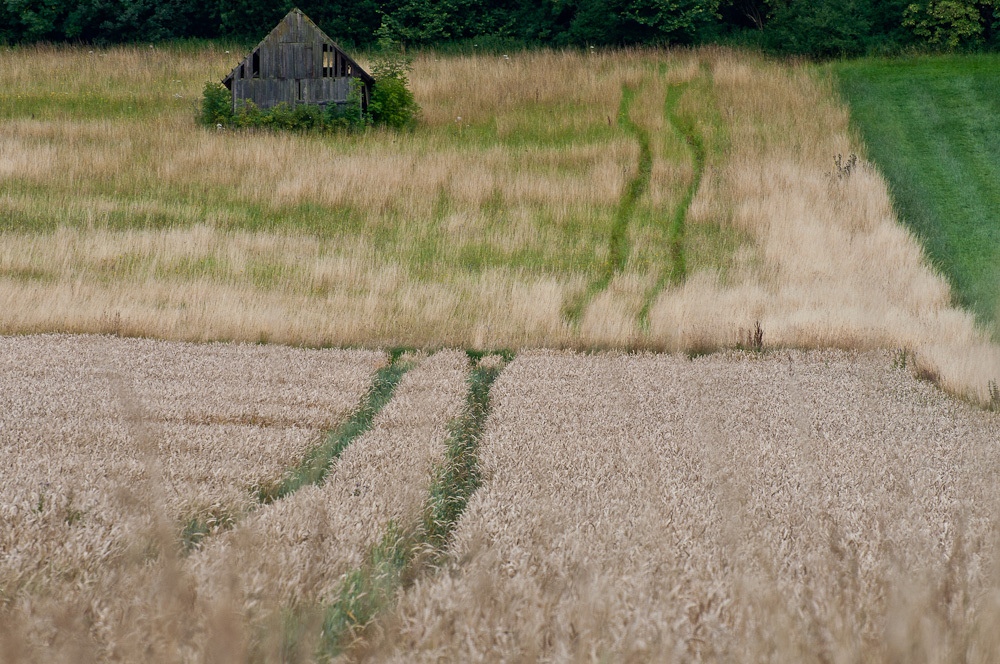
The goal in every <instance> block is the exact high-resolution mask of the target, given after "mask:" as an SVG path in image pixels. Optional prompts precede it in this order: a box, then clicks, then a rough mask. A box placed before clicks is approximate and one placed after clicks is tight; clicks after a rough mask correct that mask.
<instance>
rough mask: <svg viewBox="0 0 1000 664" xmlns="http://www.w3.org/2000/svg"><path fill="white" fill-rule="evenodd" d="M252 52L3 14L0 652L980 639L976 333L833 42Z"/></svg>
mask: <svg viewBox="0 0 1000 664" xmlns="http://www.w3.org/2000/svg"><path fill="white" fill-rule="evenodd" d="M238 58H239V55H238V54H237V53H231V52H229V51H228V50H226V48H225V47H224V46H208V47H178V46H163V47H157V46H154V47H151V48H113V49H88V48H81V47H48V46H42V47H31V48H0V64H2V65H3V66H2V67H0V122H2V125H0V477H2V479H3V481H2V483H0V662H2V663H4V664H5V663H6V662H11V663H17V664H20V663H21V662H74V663H76V662H140V661H141V662H154V663H155V662H212V663H214V662H312V661H338V662H348V661H362V660H364V661H392V662H409V661H421V662H465V661H469V662H476V661H497V662H522V661H523V662H536V661H537V662H578V661H581V662H612V661H613V662H646V661H663V662H782V663H784V662H788V663H792V662H817V663H824V664H826V663H832V662H837V663H840V662H887V663H888V662H960V661H961V662H983V663H986V662H995V661H1000V637H998V636H997V633H996V630H995V629H994V626H995V624H996V623H997V621H998V620H1000V557H998V556H997V553H998V549H997V543H998V537H1000V520H998V518H997V514H998V513H1000V512H998V508H1000V493H998V492H997V490H996V489H995V484H996V482H995V478H996V476H997V473H998V471H1000V446H998V443H1000V414H998V413H997V412H996V411H997V408H996V407H997V405H998V404H1000V396H998V395H997V393H996V381H997V379H998V378H1000V350H998V349H997V347H996V346H995V345H994V344H993V342H992V340H991V334H990V332H989V331H988V330H984V329H982V328H980V327H977V326H976V324H975V322H974V318H973V316H972V315H971V314H969V313H968V312H965V311H963V310H960V309H958V308H956V307H954V306H952V298H951V294H950V292H949V288H948V285H947V282H946V281H945V280H944V279H943V278H942V277H941V276H940V275H939V274H937V273H936V272H935V271H934V270H932V269H931V267H930V266H929V263H928V262H927V260H926V258H925V256H924V254H923V252H922V249H921V247H920V244H919V243H918V242H917V240H916V239H915V238H914V237H913V236H911V235H910V234H909V233H908V232H907V231H906V230H905V229H904V228H903V226H902V225H901V224H900V223H899V222H898V220H897V218H896V214H895V212H894V210H893V207H892V201H891V197H890V195H889V192H888V189H887V186H886V183H885V181H884V180H883V178H882V177H881V176H880V174H879V173H878V172H877V170H876V169H875V168H874V167H873V166H872V165H871V164H870V163H868V162H867V161H866V159H865V158H864V146H863V145H860V144H859V143H858V142H857V140H856V139H855V138H854V136H853V134H852V133H851V131H850V128H849V123H848V110H847V109H846V108H845V106H844V105H843V104H842V103H841V102H840V100H839V99H838V98H837V96H836V94H835V93H834V88H833V84H832V82H831V81H830V80H828V79H827V78H826V77H825V75H824V74H822V73H821V72H820V71H819V70H818V69H816V68H813V67H810V66H808V65H805V64H796V63H786V62H777V61H773V60H769V59H767V58H764V57H763V56H759V55H755V54H751V53H746V52H740V51H732V50H726V49H700V50H690V51H686V50H673V51H670V50H627V51H599V50H596V49H595V50H593V51H591V52H575V51H566V52H561V51H545V50H542V51H533V52H524V53H512V54H509V55H507V56H503V57H500V56H489V55H478V56H444V55H441V54H436V53H433V52H424V53H420V54H418V55H417V56H416V57H415V60H414V63H413V65H414V66H413V71H412V74H411V85H412V88H413V91H414V93H415V95H416V97H417V100H418V102H419V103H420V104H421V106H422V108H423V114H422V117H421V121H420V124H419V127H418V129H417V130H416V131H415V132H413V133H404V134H399V133H391V132H384V131H375V130H373V131H368V132H364V133H360V134H353V135H347V134H344V135H335V136H331V135H318V134H310V133H299V134H277V133H268V132H250V131H217V130H214V129H213V130H206V129H203V128H200V127H198V126H197V125H196V124H195V122H194V119H193V118H194V114H195V110H196V103H197V99H198V97H199V94H200V91H201V88H202V86H203V85H204V83H205V82H206V81H208V80H216V79H218V78H220V77H221V76H222V75H223V74H224V73H225V72H226V71H228V69H229V67H230V66H231V65H232V64H233V63H234V62H236V61H237V59H238ZM850 154H858V155H860V159H859V160H858V161H857V162H856V167H855V162H854V161H851V162H850V163H851V164H852V167H851V168H849V169H846V170H845V169H843V168H842V166H841V163H843V162H840V163H836V162H835V161H834V159H835V157H836V156H837V155H841V156H842V157H846V156H847V155H850ZM454 349H470V350H467V351H461V350H454ZM475 349H504V350H498V351H488V352H486V351H480V350H475ZM941 388H944V389H941ZM982 406H988V408H983V407H982Z"/></svg>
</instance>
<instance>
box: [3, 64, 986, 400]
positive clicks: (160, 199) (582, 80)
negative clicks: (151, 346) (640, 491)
mask: <svg viewBox="0 0 1000 664" xmlns="http://www.w3.org/2000/svg"><path fill="white" fill-rule="evenodd" d="M2 55H3V63H4V66H3V67H2V68H0V115H2V116H3V119H4V131H3V133H2V135H0V305H2V306H0V332H6V333H27V332H46V331H60V332H104V333H107V332H111V333H116V334H124V335H138V336H153V337H158V338H167V339H177V340H189V341H207V340H238V341H271V342H277V343H287V344H306V345H311V346H348V345H351V346H354V345H361V346H365V347H371V348H379V347H392V346H415V347H440V346H443V345H444V346H452V347H459V348H512V349H517V348H532V347H558V348H565V347H572V348H578V349H593V348H620V349H652V350H684V351H695V352H702V351H706V350H712V349H717V348H726V347H730V348H731V347H733V346H736V345H743V346H750V345H757V341H755V337H754V334H755V332H756V326H757V323H758V322H759V323H760V328H761V332H762V338H761V339H760V343H762V344H763V345H764V346H766V347H772V346H773V347H788V346H792V347H799V348H822V347H830V346H833V347H839V348H904V349H907V350H908V351H911V352H915V353H916V360H917V362H918V363H919V364H920V366H921V367H922V368H923V370H924V371H926V372H927V373H928V374H929V375H935V376H937V377H938V378H939V379H940V380H941V383H942V384H943V385H945V386H946V387H948V388H949V389H951V390H953V391H956V392H959V393H962V394H965V395H967V396H969V397H971V398H973V399H976V400H979V401H982V402H989V400H990V396H989V384H990V381H996V380H997V378H998V377H1000V354H998V353H997V352H996V350H995V349H994V348H992V347H991V346H989V344H988V340H989V337H988V335H986V334H984V333H983V332H981V331H980V330H978V329H977V328H976V326H975V322H974V319H973V317H972V316H971V315H970V314H968V313H966V312H965V311H962V310H959V309H956V308H954V307H953V306H952V294H951V290H950V288H949V285H948V283H947V281H946V280H945V279H943V278H942V277H941V276H939V275H938V274H937V273H936V272H934V271H933V270H932V269H930V267H929V263H928V261H927V259H926V258H925V256H924V254H923V250H922V248H921V246H920V245H919V244H918V242H917V241H916V240H915V239H914V238H913V237H912V236H911V235H910V234H909V232H908V231H907V230H906V229H905V228H904V227H903V226H902V225H901V224H900V223H899V222H898V221H897V219H896V216H895V212H894V210H893V208H892V203H891V199H890V197H889V194H888V190H887V187H886V185H885V182H884V181H883V180H882V177H881V176H880V175H879V174H878V173H877V172H876V171H875V170H874V169H873V168H872V167H871V166H870V165H869V164H868V163H867V162H866V161H864V160H863V159H862V160H861V161H859V162H856V163H855V162H851V160H850V158H849V155H850V154H852V153H861V152H862V150H861V149H860V147H858V146H856V145H855V144H853V143H852V139H851V134H850V130H849V126H848V117H849V115H848V111H847V109H846V108H845V107H844V106H843V104H842V102H841V101H840V99H839V96H838V95H837V94H836V92H835V90H834V89H833V84H832V83H831V81H830V80H829V79H825V78H823V77H822V76H821V75H820V74H819V73H817V71H816V70H814V69H811V68H808V67H806V66H800V65H787V64H781V63H777V62H773V61H768V60H766V59H764V58H762V57H761V56H757V55H753V54H749V53H740V52H732V51H727V50H720V49H706V50H697V51H683V52H682V51H664V50H637V51H594V52H590V53H583V52H571V51H570V52H554V51H534V52H524V53H514V54H510V55H509V56H507V57H501V56H488V55H482V56H461V57H458V56H453V57H443V56H440V55H438V54H435V53H433V52H426V53H422V54H420V55H418V56H417V58H416V60H415V61H414V66H413V72H412V76H411V80H412V87H413V91H414V94H415V95H416V97H417V101H418V102H419V103H420V104H421V105H422V107H423V115H422V119H421V123H420V126H419V128H418V129H417V130H416V131H415V132H414V133H412V134H395V133H386V132H378V131H374V132H367V133H364V134H359V135H337V136H319V135H314V134H308V133H303V134H275V133H268V132H245V131H242V132H241V131H216V130H214V129H212V130H206V129H203V128H200V127H198V126H196V125H195V123H194V122H193V116H194V112H195V107H196V104H197V101H198V99H199V98H200V94H201V89H202V87H203V85H204V83H205V81H206V80H212V79H218V78H219V77H221V76H222V75H223V74H224V73H225V72H226V71H228V69H229V67H230V66H231V65H232V63H233V62H235V61H236V60H237V58H238V54H237V53H227V52H224V51H223V50H222V49H219V48H202V49H195V48H184V49H178V48H160V49H157V48H154V49H148V48H146V49H130V48H115V49H109V50H100V49H98V50H93V51H92V50H88V49H82V48H46V47H38V48H19V49H6V50H4V51H2ZM837 155H841V159H840V165H839V166H838V163H837V161H836V160H837ZM984 172H985V171H984ZM961 292H962V291H960V294H961Z"/></svg>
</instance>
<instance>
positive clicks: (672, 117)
mask: <svg viewBox="0 0 1000 664" xmlns="http://www.w3.org/2000/svg"><path fill="white" fill-rule="evenodd" d="M687 87H688V83H681V84H679V85H672V86H670V87H669V88H668V89H667V98H666V102H665V103H664V114H665V115H666V116H667V120H668V121H669V122H670V126H672V127H673V128H674V131H676V132H677V134H678V135H679V136H680V137H681V138H683V139H684V142H685V143H687V146H688V149H690V150H691V159H692V161H693V166H694V173H693V176H692V178H691V182H690V183H688V186H687V189H686V190H685V191H684V197H683V198H681V200H680V201H679V202H678V203H677V206H676V207H675V208H674V214H673V217H672V218H671V220H670V228H669V238H670V269H669V270H665V271H663V272H662V273H661V274H660V278H659V279H658V280H657V282H656V285H655V286H654V287H653V288H652V290H650V292H649V293H648V294H647V295H646V300H645V302H643V305H642V309H641V310H640V311H639V326H640V327H641V328H642V329H644V330H648V329H649V310H650V309H651V308H652V306H653V302H654V301H655V300H656V296H657V295H659V293H660V291H662V290H663V289H664V287H666V285H667V284H676V283H680V282H682V281H684V279H685V278H686V277H687V263H686V259H685V256H684V237H685V229H686V223H685V222H686V221H687V215H688V211H689V210H690V209H691V203H692V202H693V201H694V197H695V195H696V194H697V193H698V188H699V187H701V179H702V177H703V176H704V174H705V160H706V152H705V139H704V138H703V137H702V135H701V133H699V132H698V128H697V125H696V124H695V122H693V121H690V120H687V119H685V118H682V117H681V116H680V115H678V113H677V102H679V101H680V98H681V97H682V96H683V95H684V92H685V91H686V90H687Z"/></svg>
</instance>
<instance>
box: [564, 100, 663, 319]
mask: <svg viewBox="0 0 1000 664" xmlns="http://www.w3.org/2000/svg"><path fill="white" fill-rule="evenodd" d="M634 99H635V90H634V89H633V88H630V87H628V86H622V96H621V103H620V106H619V107H618V125H619V126H620V127H621V128H622V129H624V130H625V131H627V132H628V133H629V134H630V135H632V136H633V137H634V138H635V140H636V141H637V142H638V143H639V160H638V163H637V164H636V172H635V175H633V176H632V178H631V179H630V180H629V181H628V182H627V183H626V184H625V191H624V192H622V197H621V200H620V201H619V204H618V209H617V210H616V211H615V215H614V220H613V222H612V224H611V232H610V235H609V237H608V255H607V261H606V263H605V265H604V268H603V270H602V271H601V273H600V274H599V275H598V277H597V278H596V279H595V280H594V281H592V282H591V283H590V285H589V286H588V287H587V290H586V291H584V293H583V294H582V295H581V296H580V297H579V298H577V299H576V300H575V301H573V302H571V303H570V305H569V306H568V307H567V308H566V311H565V316H566V319H567V320H568V321H569V322H571V323H574V324H576V323H579V322H580V318H581V317H582V316H583V311H584V309H586V307H587V304H588V303H589V302H590V300H591V299H593V297H594V296H595V295H597V294H598V293H600V292H601V291H602V290H604V289H605V288H607V287H608V284H610V283H611V280H612V279H613V278H614V276H615V275H616V274H618V273H619V272H621V271H622V268H624V267H625V263H626V261H628V258H629V233H628V230H629V228H628V226H629V222H630V221H631V220H632V217H633V216H634V215H635V211H636V206H637V205H638V203H639V198H640V197H641V196H642V195H643V194H644V193H646V190H647V189H649V179H650V175H651V173H652V171H653V151H652V148H651V146H650V138H649V132H648V131H646V130H645V129H644V128H643V127H640V126H639V125H638V124H636V123H635V122H634V121H633V120H632V117H631V116H630V115H629V110H630V109H631V106H632V102H633V100H634Z"/></svg>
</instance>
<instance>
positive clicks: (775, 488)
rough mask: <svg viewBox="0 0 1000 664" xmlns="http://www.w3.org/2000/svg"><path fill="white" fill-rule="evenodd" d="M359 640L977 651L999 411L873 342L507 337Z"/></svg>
mask: <svg viewBox="0 0 1000 664" xmlns="http://www.w3.org/2000/svg"><path fill="white" fill-rule="evenodd" d="M493 392H494V394H493V411H492V414H491V416H490V419H489V422H488V424H487V427H486V431H485V434H484V438H483V440H482V443H481V446H480V451H479V458H480V464H481V467H482V471H483V474H484V480H483V485H482V487H481V488H480V490H479V491H478V492H477V493H476V494H475V496H474V497H473V499H472V501H471V502H470V504H469V507H468V509H467V511H466V512H465V514H464V515H463V517H462V519H461V521H460V522H459V525H458V528H457V530H456V534H455V539H454V542H453V545H452V549H451V560H452V561H453V562H452V564H451V565H450V566H449V567H448V568H447V569H446V570H443V571H442V572H441V573H440V574H437V575H435V576H433V577H430V578H426V579H421V580H418V581H417V582H416V584H415V585H414V586H413V587H412V588H410V589H409V590H407V591H406V592H405V594H403V596H402V599H401V601H400V604H399V606H398V609H397V610H396V612H395V613H394V614H393V615H392V616H390V617H388V618H386V619H384V620H383V621H382V623H381V624H380V628H379V629H378V630H372V632H371V634H372V638H371V642H370V643H369V647H368V648H367V649H365V650H362V651H359V653H360V655H361V656H362V658H368V659H371V660H373V661H386V660H390V661H399V662H412V661H433V662H443V661H545V662H566V661H573V662H584V661H595V662H596V661H602V662H604V661H623V662H642V661H661V662H671V661H676V662H686V661H706V662H714V661H721V662H958V661H966V662H995V661H997V658H998V657H1000V637H998V635H997V632H996V624H997V622H996V621H997V620H998V619H1000V567H998V563H1000V561H998V558H997V555H996V554H997V541H998V540H997V538H998V532H1000V531H998V530H997V526H998V525H1000V522H998V519H997V507H998V498H1000V494H998V492H997V488H996V475H997V471H998V470H1000V448H998V446H997V441H998V440H1000V417H998V415H997V414H996V413H985V412H983V411H981V410H978V409H976V408H975V407H972V406H969V405H967V404H963V403H960V402H956V401H955V400H954V399H952V398H949V397H948V396H946V395H944V394H942V393H941V392H940V391H939V390H937V389H936V388H934V387H933V386H932V385H930V384H928V383H926V382H922V381H918V380H915V379H914V378H913V376H912V375H910V373H909V372H908V371H905V370H902V369H900V368H894V367H893V366H892V357H891V355H890V354H889V353H885V352H865V353H859V352H843V351H822V352H815V351H814V352H800V351H789V352H780V353H771V354H768V355H765V356H760V355H756V354H752V353H747V354H744V353H724V354H717V355H713V356H707V357H701V358H697V359H694V360H689V359H687V358H685V357H683V356H677V355H673V356H666V355H659V356H653V355H634V356H625V355H613V354H611V355H601V356H583V355H575V354H564V353H552V352H529V353H525V354H522V355H521V356H520V357H519V358H518V359H517V360H516V361H515V362H514V363H513V364H512V365H510V366H509V367H508V368H507V369H506V370H505V372H504V373H503V375H502V376H501V377H500V378H499V380H498V381H497V383H496V384H495V386H494V391H493Z"/></svg>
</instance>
